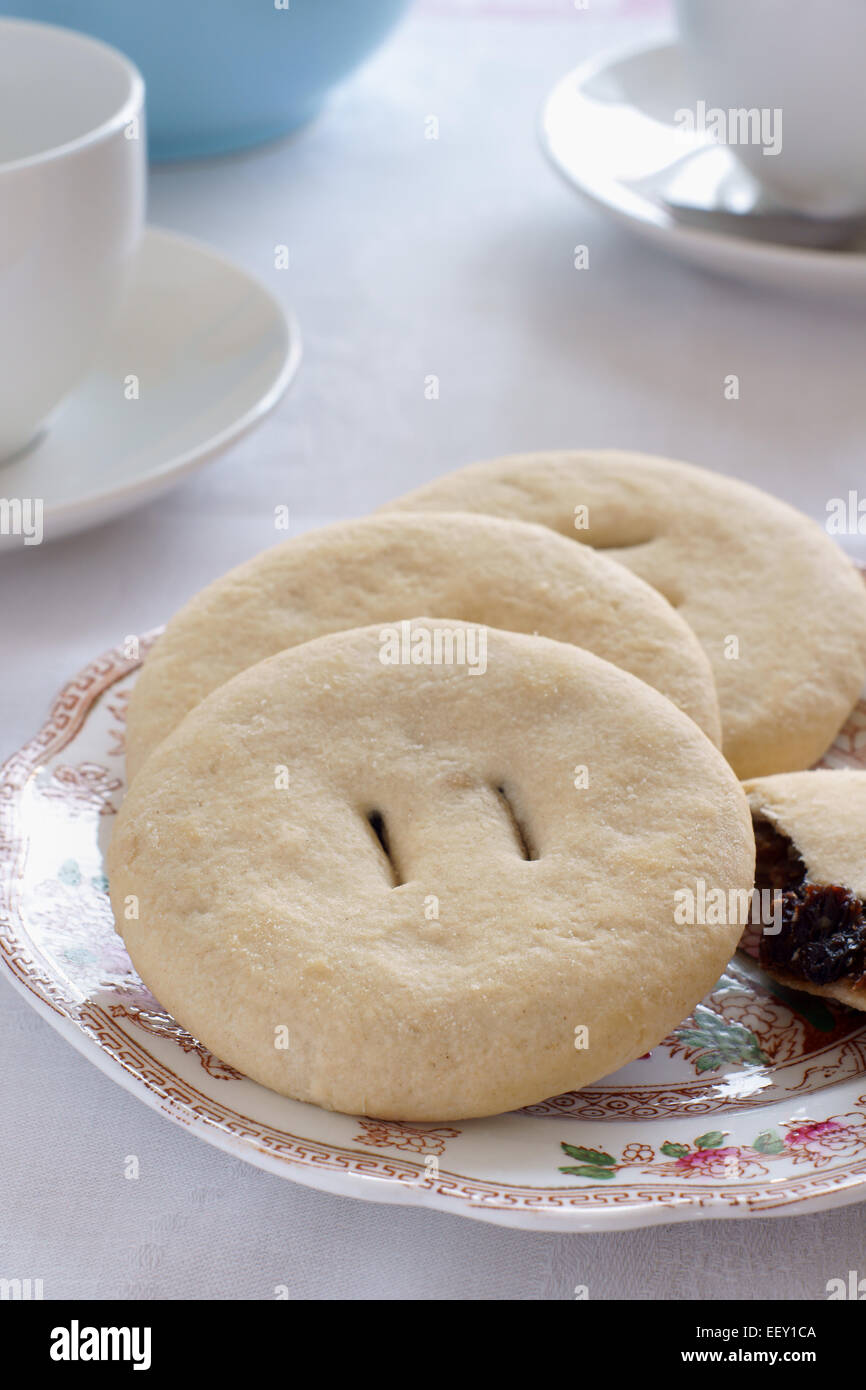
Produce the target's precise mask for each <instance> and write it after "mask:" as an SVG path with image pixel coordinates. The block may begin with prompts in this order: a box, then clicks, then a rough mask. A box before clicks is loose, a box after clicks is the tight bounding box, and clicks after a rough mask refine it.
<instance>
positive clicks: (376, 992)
mask: <svg viewBox="0 0 866 1390" xmlns="http://www.w3.org/2000/svg"><path fill="white" fill-rule="evenodd" d="M753 867H754V841H753V837H752V830H751V823H750V820H749V814H748V808H747V805H746V801H745V798H744V796H743V793H742V790H741V789H740V786H739V784H738V783H737V781H736V779H735V778H734V776H733V774H732V772H731V770H730V768H729V767H728V765H727V763H726V762H725V760H724V759H723V758H722V756H721V754H720V753H719V752H718V751H717V749H716V748H715V747H714V746H713V745H712V744H711V743H710V741H709V739H708V738H707V737H706V736H705V735H704V734H703V733H702V732H701V730H700V729H699V728H698V726H697V725H696V724H695V723H694V722H693V721H692V720H691V719H689V718H688V717H687V716H686V715H684V714H683V713H682V712H681V711H680V710H678V709H677V708H676V706H675V705H673V704H671V702H670V701H669V700H667V699H665V698H664V696H662V695H660V694H658V692H657V691H655V690H653V689H652V688H651V687H650V686H648V685H646V684H645V683H644V682H643V681H639V680H637V679H636V678H635V677H634V676H631V675H629V674H628V673H627V672H625V671H622V670H620V669H619V668H618V667H616V666H613V665H611V664H610V663H609V662H606V661H602V660H601V659H600V658H598V657H596V656H594V655H592V654H591V653H590V652H587V651H584V650H582V649H581V648H578V647H573V646H571V645H569V644H567V643H561V642H554V641H551V640H550V639H548V638H545V637H535V636H526V635H522V634H517V633H513V632H501V631H497V630H495V629H489V630H488V629H484V628H478V627H473V626H472V625H467V624H463V623H459V622H457V621H450V620H448V619H447V618H441V619H415V620H413V621H412V622H411V623H407V624H406V625H405V627H404V626H403V625H402V624H400V623H398V624H396V625H388V626H385V627H382V626H380V625H378V624H377V625H376V626H373V627H366V628H362V629H356V630H353V631H346V632H340V633H335V634H332V635H330V636H326V637H321V638H319V639H318V640H316V641H313V642H309V643H307V644H305V645H303V646H299V647H295V648H292V649H290V650H288V651H285V652H281V653H280V654H279V655H277V656H274V657H271V658H269V659H268V660H266V661H263V662H260V663H259V664H258V665H256V666H253V667H251V668H250V669H248V670H246V671H244V672H242V673H241V674H240V675H238V676H236V677H235V678H234V679H233V680H231V681H229V682H228V683H227V684H225V685H223V686H222V687H220V688H219V689H218V690H216V691H214V692H213V693H212V694H211V695H210V696H208V697H207V698H206V699H205V700H204V701H203V702H202V703H201V704H199V705H198V706H197V707H196V708H195V709H194V710H192V711H191V712H190V714H188V715H187V717H186V718H185V719H184V720H183V722H182V723H181V724H180V725H179V726H178V728H177V729H175V731H174V732H173V733H172V734H170V735H169V736H168V737H167V738H166V739H165V740H164V741H163V742H162V744H161V745H160V746H159V748H157V749H156V750H155V751H154V752H153V753H152V755H151V756H150V758H149V759H148V761H147V762H146V764H145V765H144V766H143V767H142V768H141V770H140V772H139V774H138V776H137V777H136V779H135V782H134V783H133V785H132V788H131V789H130V792H129V794H128V796H127V798H126V801H125V802H124V805H123V807H122V809H121V811H120V814H119V816H118V819H117V823H116V826H115V830H114V835H113V838H112V841H111V846H110V851H109V857H108V873H109V881H110V885H111V899H112V904H113V907H114V911H115V917H116V921H117V924H118V929H119V931H120V932H121V933H122V935H123V937H124V939H125V941H126V944H127V947H128V948H129V952H130V955H131V957H132V960H133V962H134V964H135V967H136V969H137V970H138V971H139V973H140V974H141V977H142V979H143V980H144V981H145V983H146V984H147V985H148V986H149V987H150V989H151V990H152V991H153V993H154V994H155V995H156V997H157V998H158V999H159V1000H160V1001H161V1003H162V1005H163V1006H164V1007H165V1008H167V1009H168V1010H169V1011H170V1012H171V1013H172V1014H173V1015H174V1017H175V1018H176V1019H178V1020H179V1022H180V1023H181V1024H182V1025H183V1026H184V1027H185V1028H187V1029H188V1030H189V1031H190V1032H191V1033H193V1034H194V1035H195V1036H196V1037H197V1038H199V1039H200V1040H201V1041H202V1042H203V1043H204V1044H206V1046H207V1047H209V1048H210V1049H211V1050H212V1051H213V1052H215V1053H216V1054H217V1055H218V1056H220V1057H221V1058H223V1059H224V1060H225V1061H226V1062H228V1063H230V1064H231V1065H233V1066H235V1067H237V1068H238V1069H239V1070H241V1071H243V1072H244V1073H246V1075H248V1076H251V1077H253V1078H254V1079H255V1080H256V1081H259V1082H261V1083H263V1084H264V1085H266V1086H269V1087H272V1088H273V1089H274V1090H275V1091H279V1092H281V1093H283V1094H285V1095H288V1096H292V1097H294V1098H296V1099H298V1100H303V1101H311V1102H313V1103H315V1104H317V1105H320V1106H324V1107H326V1108H327V1109H333V1110H341V1111H346V1112H350V1113H366V1114H371V1115H374V1116H382V1117H390V1118H398V1119H403V1120H421V1119H441V1120H444V1119H458V1118H466V1117H469V1116H475V1115H486V1114H492V1113H498V1112H500V1111H505V1110H509V1109H511V1108H514V1107H518V1106H523V1105H528V1104H531V1103H534V1102H538V1101H540V1100H542V1099H544V1098H545V1097H546V1096H549V1095H553V1094H558V1093H560V1092H562V1091H566V1090H569V1089H572V1088H575V1087H579V1086H582V1085H584V1084H585V1083H587V1082H590V1081H593V1080H595V1079H596V1078H598V1077H600V1076H603V1075H605V1074H606V1073H608V1072H610V1071H612V1070H614V1069H616V1068H617V1067H619V1066H621V1065H623V1064H624V1063H626V1062H628V1061H630V1060H632V1059H633V1058H634V1057H636V1056H638V1055H640V1054H642V1053H644V1052H646V1051H647V1050H648V1049H649V1048H651V1047H653V1046H655V1045H656V1044H657V1043H658V1042H659V1041H660V1039H661V1038H663V1037H664V1036H665V1035H666V1033H667V1032H668V1031H669V1030H670V1029H671V1027H673V1026H674V1025H675V1024H676V1023H678V1022H679V1021H680V1020H681V1019H682V1018H684V1017H686V1016H687V1015H688V1013H689V1011H690V1010H691V1008H692V1007H693V1006H694V1004H695V1003H696V1001H697V1000H699V999H700V998H701V996H702V995H703V994H704V992H705V991H706V990H707V989H708V988H709V987H710V986H711V985H712V984H713V983H714V981H715V980H716V979H717V977H718V975H719V973H720V971H721V970H722V968H723V967H724V965H725V962H726V961H727V959H728V958H729V956H730V954H731V952H732V951H733V950H734V948H735V946H736V942H737V938H738V935H739V932H740V926H739V923H738V921H737V920H736V918H735V919H734V920H732V922H731V923H730V924H729V925H719V924H717V923H714V924H702V923H701V922H700V921H698V922H691V923H688V922H684V921H683V920H682V919H681V918H679V917H678V916H677V912H676V903H677V900H678V899H677V895H678V894H680V893H681V892H682V890H683V889H684V888H688V887H689V886H690V885H691V886H693V885H694V884H695V882H696V881H703V882H705V883H709V884H711V885H714V886H716V887H718V888H719V889H720V890H721V891H722V892H723V893H731V894H736V893H739V894H742V893H744V892H745V893H748V890H749V889H750V888H751V883H752V872H753Z"/></svg>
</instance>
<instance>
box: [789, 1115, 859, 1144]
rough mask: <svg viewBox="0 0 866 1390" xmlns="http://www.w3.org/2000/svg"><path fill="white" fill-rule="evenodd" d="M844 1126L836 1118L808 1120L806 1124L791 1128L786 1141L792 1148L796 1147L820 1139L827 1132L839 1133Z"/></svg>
mask: <svg viewBox="0 0 866 1390" xmlns="http://www.w3.org/2000/svg"><path fill="white" fill-rule="evenodd" d="M844 1128H845V1126H844V1125H840V1124H837V1123H836V1121H835V1120H808V1121H807V1122H806V1124H804V1125H797V1126H796V1127H795V1128H794V1129H789V1130H788V1133H787V1134H786V1135H785V1143H786V1144H788V1145H789V1146H790V1147H791V1148H796V1147H797V1146H798V1145H800V1144H809V1143H811V1142H812V1141H813V1140H815V1139H820V1138H822V1137H823V1136H824V1135H825V1134H835V1133H838V1132H839V1131H841V1130H844Z"/></svg>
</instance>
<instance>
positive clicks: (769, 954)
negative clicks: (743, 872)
mask: <svg viewBox="0 0 866 1390" xmlns="http://www.w3.org/2000/svg"><path fill="white" fill-rule="evenodd" d="M754 828H755V847H756V850H757V860H756V866H755V887H756V888H758V889H775V890H777V891H779V892H781V894H782V929H781V931H780V932H778V933H777V934H776V935H768V934H767V933H766V932H763V933H762V934H761V940H760V946H759V959H760V962H761V964H762V965H764V966H767V967H768V968H769V969H771V970H773V969H775V970H778V971H782V972H784V973H786V974H788V975H793V976H796V977H797V978H798V979H801V980H808V981H809V983H810V984H815V985H829V984H832V983H834V981H836V980H846V981H849V982H850V983H852V984H860V983H862V982H863V979H864V976H866V909H864V905H863V903H862V902H861V901H860V899H859V898H857V897H855V896H854V894H853V893H850V892H849V891H848V889H847V888H843V887H841V886H840V885H838V884H832V885H830V886H829V887H822V886H821V885H820V884H817V883H809V882H808V880H807V877H806V873H807V870H806V865H805V864H804V863H803V860H802V859H801V858H800V856H799V854H798V853H797V849H796V846H795V845H794V843H793V841H792V840H790V839H789V838H788V836H787V835H783V834H781V832H780V831H779V830H777V829H776V827H775V826H773V825H771V824H770V823H769V822H768V821H763V820H758V821H756V822H755V827H754Z"/></svg>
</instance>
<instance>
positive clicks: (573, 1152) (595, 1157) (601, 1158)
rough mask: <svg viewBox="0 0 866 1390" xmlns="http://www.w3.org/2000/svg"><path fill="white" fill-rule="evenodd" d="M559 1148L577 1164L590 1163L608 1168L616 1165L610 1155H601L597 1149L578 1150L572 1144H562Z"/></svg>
mask: <svg viewBox="0 0 866 1390" xmlns="http://www.w3.org/2000/svg"><path fill="white" fill-rule="evenodd" d="M561 1147H562V1149H563V1151H564V1152H565V1153H567V1154H568V1156H569V1158H576V1159H577V1161H578V1163H592V1164H595V1165H596V1166H598V1165H602V1166H610V1165H612V1164H614V1163H616V1159H615V1158H611V1156H610V1154H606V1153H602V1152H600V1151H599V1150H598V1149H580V1148H577V1147H576V1146H575V1145H574V1144H563V1145H562V1146H561Z"/></svg>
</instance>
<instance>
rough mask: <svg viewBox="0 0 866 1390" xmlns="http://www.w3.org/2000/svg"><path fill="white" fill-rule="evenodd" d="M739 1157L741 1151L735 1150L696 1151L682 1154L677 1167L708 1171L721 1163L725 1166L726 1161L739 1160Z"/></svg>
mask: <svg viewBox="0 0 866 1390" xmlns="http://www.w3.org/2000/svg"><path fill="white" fill-rule="evenodd" d="M739 1157H740V1150H739V1149H734V1148H728V1149H696V1150H695V1151H694V1153H689V1154H682V1156H681V1157H680V1158H678V1159H677V1161H676V1166H677V1168H685V1169H689V1168H699V1169H701V1170H702V1171H706V1170H707V1169H708V1168H714V1167H715V1166H716V1164H718V1163H719V1162H721V1163H722V1164H724V1162H725V1160H726V1159H731V1158H734V1159H739Z"/></svg>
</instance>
